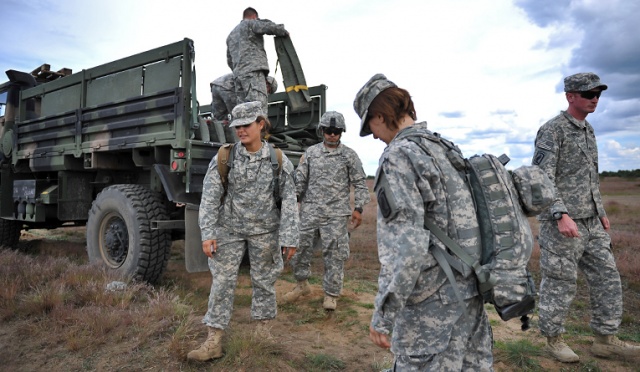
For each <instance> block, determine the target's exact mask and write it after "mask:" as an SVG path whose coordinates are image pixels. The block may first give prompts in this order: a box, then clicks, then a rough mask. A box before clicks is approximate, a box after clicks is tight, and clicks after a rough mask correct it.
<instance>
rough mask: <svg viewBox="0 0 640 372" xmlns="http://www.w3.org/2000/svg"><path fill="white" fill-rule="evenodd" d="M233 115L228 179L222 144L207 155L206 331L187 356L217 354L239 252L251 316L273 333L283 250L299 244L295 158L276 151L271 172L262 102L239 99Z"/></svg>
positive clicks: (203, 211) (288, 253) (203, 220)
mask: <svg viewBox="0 0 640 372" xmlns="http://www.w3.org/2000/svg"><path fill="white" fill-rule="evenodd" d="M232 116H233V121H232V122H231V127H232V128H235V130H236V134H237V136H238V138H239V139H240V141H239V142H238V143H236V144H235V145H234V146H232V147H231V153H230V154H229V157H228V159H229V160H228V161H227V162H226V164H227V165H228V167H229V169H228V170H225V171H224V173H226V175H225V177H224V178H225V179H226V180H223V179H222V177H221V173H223V170H222V169H219V167H220V166H221V164H220V163H219V162H218V156H219V155H221V153H222V150H221V151H219V152H218V154H217V155H216V156H215V157H214V158H213V159H212V160H211V163H210V164H209V169H208V170H207V174H206V176H205V178H204V183H203V190H202V200H201V202H200V214H199V224H200V230H201V232H202V250H203V252H204V254H206V255H207V256H208V257H209V269H210V270H211V275H212V283H211V293H210V295H209V306H208V311H207V313H206V314H205V316H204V318H203V319H202V322H203V323H204V324H205V325H206V327H207V331H208V336H207V340H206V341H205V342H204V343H203V344H202V346H200V348H198V349H196V350H193V351H191V352H189V354H188V355H187V358H188V359H189V360H198V361H205V360H209V359H214V358H220V357H222V337H223V335H224V332H225V330H226V328H227V327H228V325H229V321H230V319H231V312H232V310H233V299H234V291H235V288H236V283H237V279H238V269H239V267H240V263H241V261H242V257H243V255H244V253H245V252H247V254H248V256H249V262H250V264H251V271H250V273H251V286H252V290H253V293H252V298H251V318H252V319H253V320H254V321H256V323H257V327H256V333H257V334H258V335H259V337H261V338H269V337H271V335H270V332H269V330H270V328H271V325H270V324H269V323H270V321H271V320H272V319H274V318H275V316H276V310H277V308H276V292H275V282H276V279H277V278H278V275H279V274H280V272H281V271H282V268H283V267H284V263H283V255H284V256H285V258H286V259H290V258H291V257H292V256H293V255H294V253H295V247H296V246H297V245H298V210H297V204H296V198H295V185H294V182H293V164H291V161H290V160H289V159H288V158H287V157H286V155H284V154H282V155H281V156H282V162H281V166H280V168H281V169H280V170H278V171H277V172H274V168H278V167H277V164H278V163H277V162H275V165H276V166H275V167H274V166H273V165H274V161H273V160H272V158H274V157H276V156H275V155H272V154H273V152H272V151H271V150H272V148H271V145H270V144H269V143H267V142H266V141H262V137H263V135H264V134H265V133H266V132H267V131H268V129H269V128H268V127H269V121H268V119H267V117H266V116H265V114H264V113H263V112H262V104H261V102H248V103H243V104H240V105H238V106H236V107H235V108H234V109H233V112H232ZM227 172H228V173H227ZM275 190H278V192H275ZM278 199H279V200H278Z"/></svg>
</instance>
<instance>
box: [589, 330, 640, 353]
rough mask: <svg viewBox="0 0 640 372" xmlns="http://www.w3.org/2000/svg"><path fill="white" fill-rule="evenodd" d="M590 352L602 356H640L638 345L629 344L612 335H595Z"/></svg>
mask: <svg viewBox="0 0 640 372" xmlns="http://www.w3.org/2000/svg"><path fill="white" fill-rule="evenodd" d="M591 352H592V353H593V355H595V356H599V357H602V358H609V357H615V356H619V357H625V358H630V357H633V358H637V357H640V346H636V345H630V344H627V343H626V342H624V341H622V340H620V339H619V338H617V337H616V336H614V335H596V337H595V339H594V341H593V346H591Z"/></svg>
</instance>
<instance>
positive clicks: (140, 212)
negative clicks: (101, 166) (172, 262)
mask: <svg viewBox="0 0 640 372" xmlns="http://www.w3.org/2000/svg"><path fill="white" fill-rule="evenodd" d="M165 219H167V212H166V208H165V207H164V204H163V203H162V199H161V197H160V195H159V194H156V193H153V192H151V190H149V189H148V188H146V187H144V186H141V185H113V186H110V187H108V188H106V189H104V190H103V191H102V192H101V193H100V194H98V197H97V198H96V200H95V201H94V202H93V205H92V206H91V211H89V219H88V221H87V253H88V254H89V261H91V262H102V263H104V264H105V265H106V266H107V267H109V268H110V269H113V270H116V271H118V272H120V273H122V274H124V275H125V276H128V277H132V278H134V279H136V280H143V281H146V282H149V283H155V282H156V281H157V280H158V279H159V278H160V277H161V276H162V273H163V272H164V270H165V268H166V267H167V262H168V260H169V253H170V248H171V235H170V234H169V233H168V232H167V231H166V230H152V229H151V221H153V220H165Z"/></svg>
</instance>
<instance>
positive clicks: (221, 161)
mask: <svg viewBox="0 0 640 372" xmlns="http://www.w3.org/2000/svg"><path fill="white" fill-rule="evenodd" d="M236 145H237V143H233V144H230V143H227V144H224V145H222V147H220V149H218V173H219V174H220V182H221V183H222V187H223V189H224V191H223V192H222V196H221V197H220V201H221V202H222V201H224V198H225V196H226V195H227V189H228V187H229V171H230V170H231V168H233V158H234V156H235V149H236ZM267 146H269V159H270V162H271V170H272V171H273V183H274V184H273V197H274V198H275V200H276V206H277V207H278V209H280V207H281V205H282V197H281V196H280V173H281V172H282V150H280V149H277V148H274V147H273V146H272V145H270V144H269V143H267Z"/></svg>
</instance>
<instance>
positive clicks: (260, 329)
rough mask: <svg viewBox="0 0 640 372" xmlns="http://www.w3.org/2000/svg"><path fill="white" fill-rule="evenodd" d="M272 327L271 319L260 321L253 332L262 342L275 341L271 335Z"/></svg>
mask: <svg viewBox="0 0 640 372" xmlns="http://www.w3.org/2000/svg"><path fill="white" fill-rule="evenodd" d="M271 327H272V324H271V319H262V320H259V321H258V325H257V326H256V329H255V330H254V331H253V334H254V335H255V336H256V337H257V338H258V339H260V340H273V335H271Z"/></svg>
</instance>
